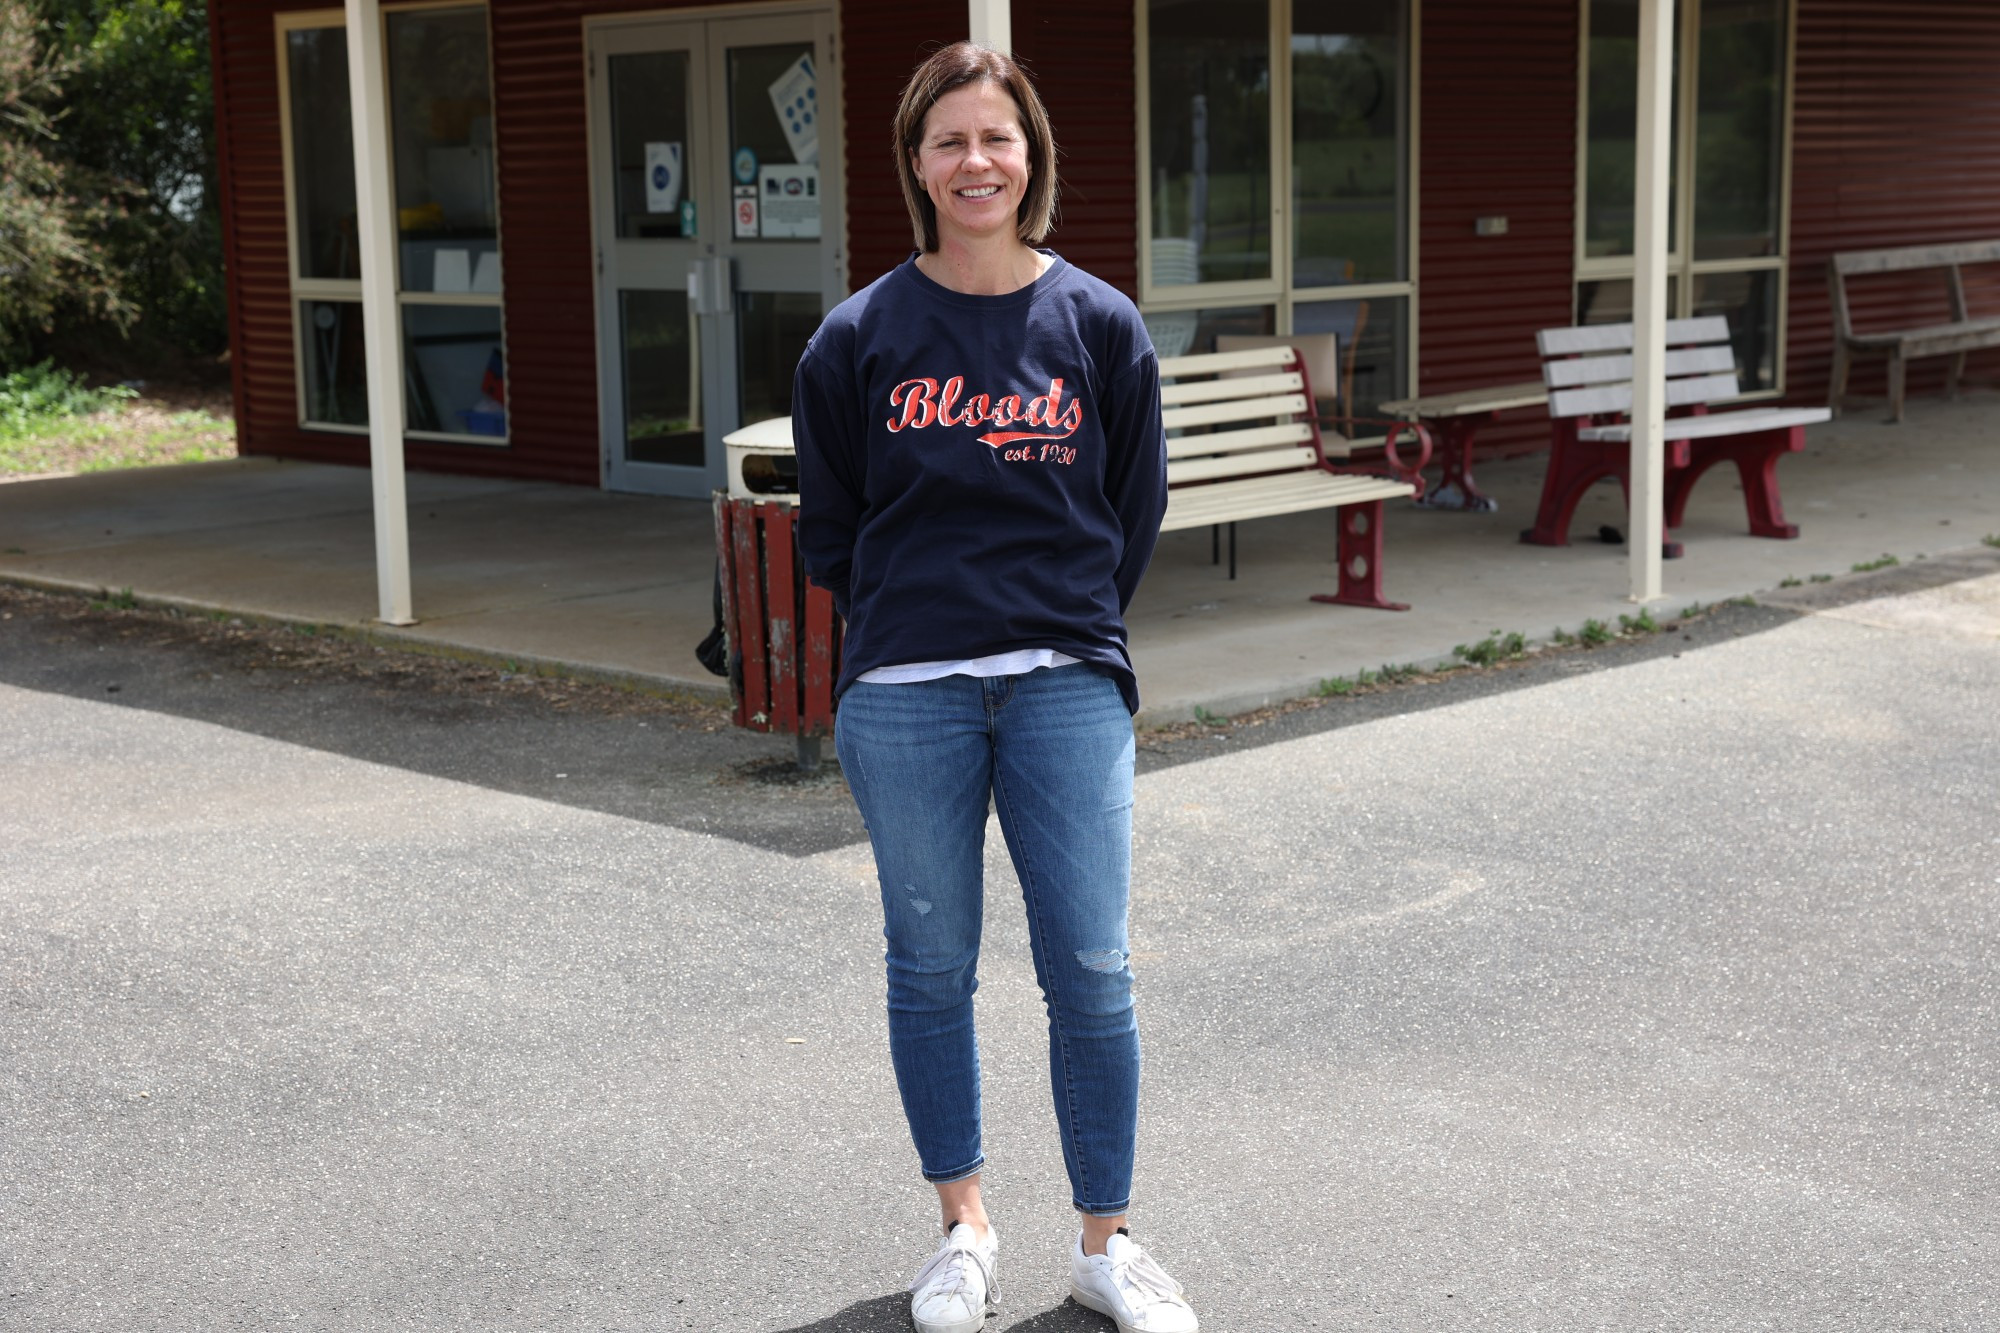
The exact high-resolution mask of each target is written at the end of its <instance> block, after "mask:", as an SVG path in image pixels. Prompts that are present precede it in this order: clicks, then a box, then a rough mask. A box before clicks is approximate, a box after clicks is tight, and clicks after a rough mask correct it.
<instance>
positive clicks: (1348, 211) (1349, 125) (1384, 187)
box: [1291, 0, 1406, 287]
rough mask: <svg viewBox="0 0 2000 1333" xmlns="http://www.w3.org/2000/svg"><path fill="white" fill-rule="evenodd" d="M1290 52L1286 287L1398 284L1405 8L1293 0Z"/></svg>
mask: <svg viewBox="0 0 2000 1333" xmlns="http://www.w3.org/2000/svg"><path fill="white" fill-rule="evenodd" d="M1291 45H1292V206H1293V211H1292V218H1293V222H1292V256H1293V269H1292V285H1293V286H1294V287H1331V286H1335V285H1337V284H1339V283H1345V282H1383V281H1395V280H1397V279H1400V278H1402V277H1404V276H1405V275H1406V267H1405V262H1404V256H1403V245H1402V241H1403V236H1404V233H1405V231H1406V228H1405V226H1404V214H1403V199H1404V171H1403V161H1404V156H1405V154H1404V151H1403V132H1404V120H1403V105H1404V97H1403V86H1404V85H1403V16H1402V4H1401V3H1400V0H1296V3H1295V4H1294V6H1293V8H1292V44H1291Z"/></svg>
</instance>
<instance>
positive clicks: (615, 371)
mask: <svg viewBox="0 0 2000 1333" xmlns="http://www.w3.org/2000/svg"><path fill="white" fill-rule="evenodd" d="M584 37H585V40H584V56H585V60H586V61H587V62H588V71H587V77H588V86H589V97H588V108H589V111H588V116H589V129H588V139H589V152H590V202H591V247H592V258H593V263H594V265H595V278H594V282H593V292H594V298H595V321H594V327H595V329H596V331H597V384H598V419H599V432H598V434H599V445H598V447H599V458H600V476H601V477H602V479H603V484H604V486H605V488H606V489H612V490H635V491H646V492H652V493H658V494H678V495H686V496H701V495H706V494H707V493H708V492H709V491H710V490H712V489H715V488H717V487H720V486H722V485H724V484H725V471H726V469H725V464H724V455H723V450H722V446H721V439H722V436H723V435H725V434H727V433H728V432H729V431H731V430H734V429H735V428H736V427H737V426H738V425H740V424H743V423H740V422H738V421H737V419H736V418H737V416H738V415H739V407H738V398H737V383H738V381H737V375H738V367H737V365H736V364H735V358H736V316H735V313H734V292H735V291H737V290H758V289H763V290H770V289H772V288H771V285H770V284H771V282H772V281H773V279H772V278H771V277H770V272H771V270H772V269H773V267H774V263H775V267H776V268H777V269H780V270H787V271H789V273H788V277H787V279H786V281H785V283H784V284H782V286H783V289H785V290H809V287H808V286H807V285H806V284H816V285H817V288H818V290H819V292H820V299H821V308H822V310H831V309H832V308H833V307H834V306H835V305H837V304H838V303H839V302H840V301H841V300H842V299H843V298H844V297H845V296H846V295H847V256H846V249H847V247H846V207H845V198H846V194H845V191H844V189H843V181H842V179H841V174H842V173H841V167H842V161H843V157H844V152H843V149H844V144H845V137H844V124H843V120H842V117H841V114H840V93H839V90H840V77H839V66H838V63H837V60H838V52H837V48H836V14H835V11H834V10H833V9H832V8H830V7H827V6H825V5H798V4H786V5H769V6H766V5H757V6H729V7H727V8H705V9H690V10H675V11H671V12H669V13H664V14H652V15H648V16H644V17H634V16H632V15H616V16H609V17H605V18H601V19H594V20H585V23H584ZM802 40H809V41H811V42H812V44H813V53H814V54H813V60H814V65H815V72H816V74H817V79H816V91H817V94H818V100H819V123H820V125H821V126H822V132H821V134H820V136H819V139H820V143H821V145H822V148H821V152H820V154H819V183H820V206H821V211H822V218H823V223H822V231H821V236H820V239H819V242H818V245H817V261H816V263H815V262H813V261H812V260H809V259H806V260H805V263H806V265H807V267H806V270H805V271H803V272H801V271H799V268H798V265H799V263H800V261H801V260H802V259H804V256H803V255H802V254H793V255H789V256H787V257H785V258H784V259H782V260H774V259H773V256H772V255H760V254H757V253H756V250H757V247H758V246H759V245H760V244H768V242H766V243H759V242H754V241H753V242H746V243H743V244H741V245H739V244H738V243H737V242H736V240H735V238H734V235H733V232H732V229H731V219H730V209H731V204H732V198H731V193H732V192H731V188H730V185H731V181H730V164H729V160H728V145H727V139H728V126H729V108H728V88H727V86H726V70H725V65H726V53H727V51H728V50H729V49H730V48H732V47H741V46H748V45H763V44H768V43H777V42H784V41H802ZM647 49H686V50H689V51H690V52H691V60H690V70H689V82H690V96H691V98H692V99H693V104H692V105H691V107H690V122H691V123H690V126H689V133H690V136H691V139H698V142H699V146H698V150H697V145H696V144H695V143H693V142H691V144H690V154H689V156H690V166H691V168H692V170H691V171H690V173H689V177H688V180H687V183H686V187H685V194H686V197H687V198H690V199H692V200H693V201H694V203H695V205H696V208H697V209H698V210H699V212H698V224H697V231H696V235H695V237H694V238H693V239H692V240H688V241H667V242H662V243H661V244H663V245H670V246H674V247H676V248H677V250H684V254H685V260H686V261H687V262H688V263H689V264H692V263H694V262H696V261H709V262H707V263H705V264H703V267H704V271H705V272H707V273H708V274H709V275H710V277H711V287H712V286H713V276H714V275H715V274H716V273H718V272H725V273H726V272H730V271H731V269H732V265H731V263H730V262H728V261H732V260H734V261H737V262H736V263H735V265H734V268H735V269H737V270H740V271H742V272H745V273H749V274H752V275H755V274H757V273H759V272H761V273H762V274H763V275H764V276H763V277H762V278H757V277H755V276H753V277H752V279H751V280H750V283H749V285H747V286H745V285H740V284H738V283H734V282H732V284H731V287H730V291H729V293H728V301H727V302H726V304H725V306H724V308H723V309H722V310H721V311H720V312H719V313H716V314H713V315H709V316H705V317H703V318H702V319H701V325H702V327H701V328H700V330H699V335H698V336H699V340H700V341H699V345H700V346H701V348H702V352H701V354H700V371H699V378H700V383H699V387H698V388H697V390H696V392H697V393H698V395H699V401H700V402H701V404H702V405H703V410H702V412H701V418H702V425H703V429H704V436H705V439H706V448H705V450H704V454H705V458H704V463H703V465H702V466H701V467H699V468H695V467H675V466H671V465H667V464H646V463H633V462H628V461H626V460H625V459H624V458H623V456H622V452H623V449H624V447H625V431H624V392H623V376H624V367H623V365H622V363H621V357H622V351H621V346H622V344H621V336H622V335H621V329H620V324H619V309H618V293H619V290H620V288H619V286H618V285H617V280H618V276H619V275H618V272H617V269H618V267H619V265H618V264H617V263H616V262H614V258H613V257H611V256H608V255H607V253H606V252H607V249H608V248H609V247H611V246H612V244H613V243H614V241H615V237H613V236H612V235H611V232H612V230H613V229H614V228H615V226H616V221H615V219H616V216H617V214H616V208H617V203H616V199H615V197H614V194H613V187H614V182H613V181H612V180H611V179H610V172H609V170H608V167H609V164H610V159H611V143H610V138H611V126H610V124H609V123H608V121H609V114H610V81H609V70H608V66H607V59H608V57H609V56H610V55H616V54H622V53H627V52H632V51H639V50H647ZM623 244H624V245H626V246H631V245H633V244H634V242H631V241H626V242H624V243H623ZM637 244H641V245H644V244H648V243H647V242H638V243H637ZM805 244H810V243H802V244H801V246H800V249H801V250H803V248H804V245H805ZM676 257H677V258H680V257H681V256H680V255H678V254H677V256H676ZM718 260H719V261H724V262H722V263H720V264H717V263H715V262H713V261H718ZM672 278H673V280H674V281H675V284H676V286H678V285H679V284H680V283H684V282H685V281H686V276H685V272H684V271H677V272H676V273H675V274H674V275H672ZM792 281H796V282H798V283H799V284H800V285H799V286H796V287H793V286H790V285H789V284H790V282H792ZM713 295H714V294H713V291H711V292H710V293H709V296H710V297H711V298H713ZM708 303H709V304H713V301H712V300H711V301H710V302H708Z"/></svg>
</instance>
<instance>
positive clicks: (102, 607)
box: [90, 588, 139, 611]
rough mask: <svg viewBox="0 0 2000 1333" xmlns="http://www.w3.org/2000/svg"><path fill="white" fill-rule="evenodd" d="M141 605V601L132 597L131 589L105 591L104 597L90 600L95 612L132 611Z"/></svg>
mask: <svg viewBox="0 0 2000 1333" xmlns="http://www.w3.org/2000/svg"><path fill="white" fill-rule="evenodd" d="M137 605H139V599H138V598H136V597H134V596H133V595H132V590H131V589H130V588H120V589H119V590H118V591H117V592H112V591H111V590H110V589H108V588H107V589H105V592H104V596H102V597H93V598H91V599H90V608H91V610H93V611H130V610H131V609H132V608H133V607H136V606H137Z"/></svg>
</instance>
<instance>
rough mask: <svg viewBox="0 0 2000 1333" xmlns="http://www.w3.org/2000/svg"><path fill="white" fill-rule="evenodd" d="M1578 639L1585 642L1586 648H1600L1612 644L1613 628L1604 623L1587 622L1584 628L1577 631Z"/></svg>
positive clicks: (1598, 621)
mask: <svg viewBox="0 0 2000 1333" xmlns="http://www.w3.org/2000/svg"><path fill="white" fill-rule="evenodd" d="M1576 637H1577V638H1578V639H1580V640H1581V641H1582V642H1583V646H1584V647H1586V648H1598V647H1602V646H1603V645H1604V644H1607V643H1610V642H1611V640H1612V637H1613V636H1612V633H1611V627H1610V626H1609V625H1607V624H1605V623H1604V622H1603V621H1601V620H1586V621H1584V622H1583V628H1582V629H1580V630H1578V631H1577V635H1576Z"/></svg>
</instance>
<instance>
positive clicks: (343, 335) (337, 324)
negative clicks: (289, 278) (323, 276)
mask: <svg viewBox="0 0 2000 1333" xmlns="http://www.w3.org/2000/svg"><path fill="white" fill-rule="evenodd" d="M299 340H300V343H301V345H302V347H303V349H304V353H305V355H304V358H303V360H304V363H305V377H306V385H305V388H306V403H305V419H306V420H307V421H309V422H318V423H320V424H322V425H333V426H365V425H367V424H368V367H367V363H366V362H365V361H364V360H363V358H362V347H363V343H362V334H361V303H360V302H359V301H301V302H299Z"/></svg>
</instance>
